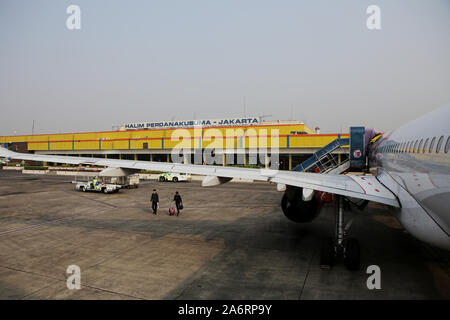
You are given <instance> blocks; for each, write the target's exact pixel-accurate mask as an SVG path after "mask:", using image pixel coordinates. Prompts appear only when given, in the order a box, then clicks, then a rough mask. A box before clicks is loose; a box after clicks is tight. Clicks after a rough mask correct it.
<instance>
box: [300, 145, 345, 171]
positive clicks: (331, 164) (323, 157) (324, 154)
mask: <svg viewBox="0 0 450 320" xmlns="http://www.w3.org/2000/svg"><path fill="white" fill-rule="evenodd" d="M348 145H349V139H348V138H347V139H342V138H337V139H336V140H333V141H332V142H330V143H329V144H327V145H326V146H325V147H323V148H322V149H320V150H318V151H317V152H315V153H314V154H313V155H312V156H311V157H309V158H308V159H306V160H305V161H303V162H302V163H301V164H299V165H298V166H296V167H295V168H294V169H293V171H301V172H315V170H316V168H318V169H319V172H320V173H325V174H341V173H343V172H345V171H347V170H348V169H349V168H350V161H349V160H345V161H343V162H341V163H338V161H337V159H336V157H335V156H334V155H333V152H335V151H336V150H339V149H340V150H342V151H343V150H344V149H343V146H348ZM346 152H347V151H346Z"/></svg>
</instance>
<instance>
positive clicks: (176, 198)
mask: <svg viewBox="0 0 450 320" xmlns="http://www.w3.org/2000/svg"><path fill="white" fill-rule="evenodd" d="M173 201H175V206H176V207H177V217H178V215H179V214H180V210H181V209H183V200H182V199H181V196H180V194H179V193H178V191H176V192H175V196H174V197H173Z"/></svg>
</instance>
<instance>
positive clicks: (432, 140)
mask: <svg viewBox="0 0 450 320" xmlns="http://www.w3.org/2000/svg"><path fill="white" fill-rule="evenodd" d="M435 142H436V137H433V139H431V142H430V149H428V152H429V153H431V150H433V147H434V143H435Z"/></svg>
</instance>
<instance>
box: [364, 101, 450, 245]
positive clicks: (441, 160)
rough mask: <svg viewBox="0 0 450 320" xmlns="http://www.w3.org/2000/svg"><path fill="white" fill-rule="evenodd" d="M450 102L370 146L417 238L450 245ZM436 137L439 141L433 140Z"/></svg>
mask: <svg viewBox="0 0 450 320" xmlns="http://www.w3.org/2000/svg"><path fill="white" fill-rule="evenodd" d="M449 136H450V106H447V107H445V108H442V109H439V110H436V111H434V112H431V113H430V114H427V115H425V116H424V117H421V118H419V119H417V120H415V121H412V122H410V123H408V124H407V125H404V126H402V127H400V128H398V129H396V130H393V131H391V132H388V133H386V134H384V135H383V136H382V138H380V139H379V141H377V142H375V144H374V145H373V146H371V148H370V160H371V166H372V167H377V168H378V172H377V178H378V180H379V181H380V182H382V183H383V184H384V185H385V186H386V187H388V188H389V189H390V190H391V191H392V192H393V193H394V194H396V195H397V197H398V199H399V202H400V204H401V208H400V209H396V210H394V214H395V215H396V217H397V218H398V219H399V221H400V222H401V223H402V224H403V226H404V227H405V228H406V229H407V230H408V231H409V232H410V233H411V234H412V235H413V236H415V237H416V238H418V239H420V240H422V241H424V242H427V243H430V244H432V245H435V246H437V247H440V248H443V249H446V250H450V150H449V147H450V140H449V139H450V138H449ZM432 141H433V142H432Z"/></svg>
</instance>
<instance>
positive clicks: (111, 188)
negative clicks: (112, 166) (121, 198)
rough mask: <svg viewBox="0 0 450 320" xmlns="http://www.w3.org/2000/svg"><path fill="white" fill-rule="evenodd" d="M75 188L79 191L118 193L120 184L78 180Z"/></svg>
mask: <svg viewBox="0 0 450 320" xmlns="http://www.w3.org/2000/svg"><path fill="white" fill-rule="evenodd" d="M75 189H76V190H78V191H84V192H86V191H90V192H103V193H105V194H107V193H116V192H119V190H120V186H118V185H116V184H106V183H100V182H97V184H96V185H94V183H93V182H92V181H91V182H77V185H76V186H75Z"/></svg>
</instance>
